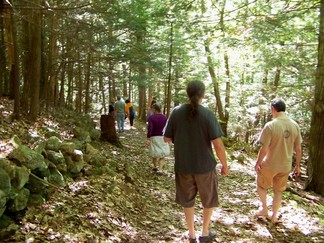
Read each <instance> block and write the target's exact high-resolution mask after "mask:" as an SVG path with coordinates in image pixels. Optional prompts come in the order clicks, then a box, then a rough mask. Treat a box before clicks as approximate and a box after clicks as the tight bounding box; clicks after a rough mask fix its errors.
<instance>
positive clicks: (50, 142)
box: [46, 136, 62, 152]
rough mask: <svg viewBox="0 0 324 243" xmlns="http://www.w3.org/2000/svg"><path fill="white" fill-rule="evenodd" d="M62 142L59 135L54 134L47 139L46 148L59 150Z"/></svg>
mask: <svg viewBox="0 0 324 243" xmlns="http://www.w3.org/2000/svg"><path fill="white" fill-rule="evenodd" d="M61 144H62V141H61V140H60V139H59V138H58V137H56V136H52V137H50V138H49V139H47V142H46V149H47V150H53V151H56V152H58V151H59V150H60V147H61Z"/></svg>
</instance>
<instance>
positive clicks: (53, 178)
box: [48, 169, 66, 187]
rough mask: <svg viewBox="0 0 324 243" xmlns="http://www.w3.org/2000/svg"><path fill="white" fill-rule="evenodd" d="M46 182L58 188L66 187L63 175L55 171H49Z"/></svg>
mask: <svg viewBox="0 0 324 243" xmlns="http://www.w3.org/2000/svg"><path fill="white" fill-rule="evenodd" d="M48 182H50V183H52V184H54V185H57V186H60V187H65V186H66V182H65V179H64V177H63V175H62V174H61V172H60V171H59V170H57V169H53V170H51V175H50V176H49V177H48Z"/></svg>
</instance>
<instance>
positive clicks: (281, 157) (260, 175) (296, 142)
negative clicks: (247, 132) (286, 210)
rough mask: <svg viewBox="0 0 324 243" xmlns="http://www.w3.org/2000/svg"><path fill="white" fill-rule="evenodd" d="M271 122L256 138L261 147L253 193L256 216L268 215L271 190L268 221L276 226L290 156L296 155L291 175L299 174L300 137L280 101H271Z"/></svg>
mask: <svg viewBox="0 0 324 243" xmlns="http://www.w3.org/2000/svg"><path fill="white" fill-rule="evenodd" d="M270 106H271V115H272V117H273V120H272V121H270V122H268V123H267V124H266V125H265V126H264V128H263V130H262V132H261V135H260V137H259V138H258V142H259V143H260V144H261V148H260V150H259V153H258V158H257V161H256V164H255V167H254V168H255V171H256V172H257V192H258V194H259V197H260V201H261V203H262V209H261V210H260V211H259V212H257V213H256V216H266V217H269V216H268V207H267V189H269V188H270V187H273V191H274V197H273V202H272V216H271V222H272V223H276V222H277V218H278V211H279V208H280V205H281V198H282V192H283V191H285V190H286V187H287V182H288V176H289V173H290V171H291V167H292V156H293V152H294V150H295V152H296V166H295V168H294V172H293V173H294V175H296V176H299V175H300V160H301V151H302V150H301V142H302V138H301V134H300V128H299V126H298V124H297V123H296V122H295V121H293V120H292V119H290V118H289V117H288V116H287V115H286V113H285V111H286V104H285V102H284V101H283V100H281V99H274V100H272V101H271V104H270Z"/></svg>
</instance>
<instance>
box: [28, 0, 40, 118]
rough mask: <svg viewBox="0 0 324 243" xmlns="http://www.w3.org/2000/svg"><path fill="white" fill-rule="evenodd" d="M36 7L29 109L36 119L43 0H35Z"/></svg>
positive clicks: (33, 18) (31, 116)
mask: <svg viewBox="0 0 324 243" xmlns="http://www.w3.org/2000/svg"><path fill="white" fill-rule="evenodd" d="M32 3H33V4H34V6H36V7H35V8H33V9H32V13H31V23H32V25H31V32H30V33H31V43H30V44H31V45H30V47H31V48H30V56H29V57H30V66H29V68H30V71H31V72H32V73H33V74H34V75H33V78H32V79H31V82H30V84H31V102H30V109H29V118H30V119H31V120H32V121H35V120H36V119H37V116H38V112H39V91H40V75H41V46H42V44H41V24H42V15H41V3H42V0H33V1H32Z"/></svg>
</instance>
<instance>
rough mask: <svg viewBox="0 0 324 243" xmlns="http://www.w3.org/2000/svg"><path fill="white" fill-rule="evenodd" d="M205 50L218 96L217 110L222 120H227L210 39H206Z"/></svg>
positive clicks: (215, 92) (216, 96) (215, 93)
mask: <svg viewBox="0 0 324 243" xmlns="http://www.w3.org/2000/svg"><path fill="white" fill-rule="evenodd" d="M205 51H206V55H207V63H208V71H209V75H210V77H211V79H212V82H213V87H214V95H215V98H216V111H217V113H218V115H219V119H220V122H221V123H222V121H225V115H224V112H223V105H222V100H221V98H220V90H219V84H218V80H217V78H216V73H215V69H214V63H213V59H212V57H211V55H212V53H211V51H210V47H209V42H208V40H206V42H205Z"/></svg>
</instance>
